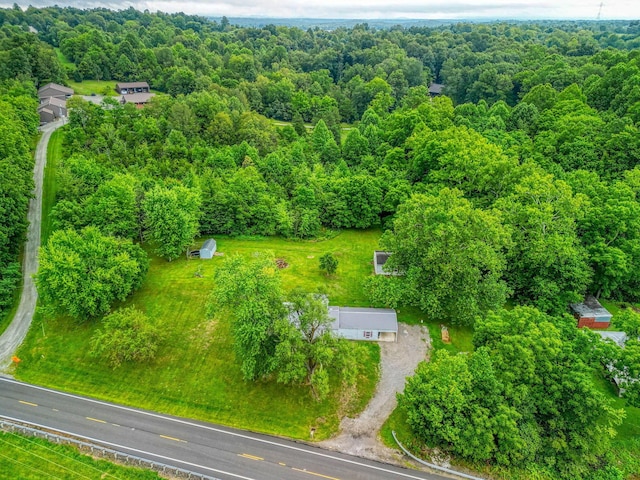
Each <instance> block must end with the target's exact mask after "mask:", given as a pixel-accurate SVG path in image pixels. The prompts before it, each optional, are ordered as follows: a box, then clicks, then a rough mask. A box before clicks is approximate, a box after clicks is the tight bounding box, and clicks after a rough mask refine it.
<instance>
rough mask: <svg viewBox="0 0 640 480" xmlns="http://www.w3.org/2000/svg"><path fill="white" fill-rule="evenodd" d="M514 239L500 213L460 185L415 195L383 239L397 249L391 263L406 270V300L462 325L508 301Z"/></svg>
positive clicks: (404, 296)
mask: <svg viewBox="0 0 640 480" xmlns="http://www.w3.org/2000/svg"><path fill="white" fill-rule="evenodd" d="M509 243H510V240H509V231H508V230H507V229H506V228H505V227H504V226H503V225H502V223H501V218H500V214H499V213H497V212H495V211H490V210H480V209H476V208H474V207H473V205H472V204H471V203H470V202H469V201H468V200H466V199H464V198H463V197H462V193H461V192H460V191H459V190H450V189H448V188H443V189H442V190H440V192H439V193H438V194H437V195H422V194H418V195H414V196H412V197H411V198H410V199H409V200H408V201H407V202H406V203H404V204H403V205H401V206H400V207H399V209H398V213H397V217H396V219H395V221H394V224H393V231H390V232H387V233H386V234H385V235H384V236H383V238H382V239H381V241H380V244H381V246H382V248H384V249H385V250H388V251H390V252H393V255H392V256H391V257H390V259H389V261H388V263H389V268H390V269H391V270H392V271H393V270H397V271H399V272H402V273H403V277H402V279H401V283H402V288H403V295H402V296H403V298H404V300H405V302H406V303H408V304H410V305H415V306H419V307H420V308H422V309H423V310H424V311H425V313H427V314H428V315H430V316H431V317H432V318H442V317H443V316H444V317H446V318H449V319H450V320H451V321H452V322H454V323H460V324H471V323H473V320H474V318H475V317H476V316H477V315H479V314H481V313H484V312H486V311H488V310H491V309H495V308H499V307H501V306H502V305H503V303H504V301H505V299H506V294H507V286H506V285H505V283H504V282H503V281H502V280H501V276H502V272H503V270H504V268H505V257H504V250H505V248H506V247H507V246H508V245H509Z"/></svg>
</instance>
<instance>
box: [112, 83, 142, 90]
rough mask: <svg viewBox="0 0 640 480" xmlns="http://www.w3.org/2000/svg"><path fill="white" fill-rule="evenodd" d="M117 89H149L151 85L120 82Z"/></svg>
mask: <svg viewBox="0 0 640 480" xmlns="http://www.w3.org/2000/svg"><path fill="white" fill-rule="evenodd" d="M116 88H117V89H121V88H149V84H148V83H147V82H118V83H116Z"/></svg>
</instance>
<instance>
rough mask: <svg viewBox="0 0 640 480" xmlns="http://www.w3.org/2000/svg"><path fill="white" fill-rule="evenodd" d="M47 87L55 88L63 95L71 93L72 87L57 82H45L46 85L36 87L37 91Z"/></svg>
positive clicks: (39, 91)
mask: <svg viewBox="0 0 640 480" xmlns="http://www.w3.org/2000/svg"><path fill="white" fill-rule="evenodd" d="M48 88H52V89H54V90H57V91H58V92H60V93H62V94H64V95H73V88H69V87H65V86H64V85H59V84H57V83H47V84H46V85H44V86H43V87H40V88H39V89H38V93H41V92H43V91H44V90H46V89H48Z"/></svg>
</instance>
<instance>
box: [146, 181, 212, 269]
mask: <svg viewBox="0 0 640 480" xmlns="http://www.w3.org/2000/svg"><path fill="white" fill-rule="evenodd" d="M143 209H144V215H145V227H146V238H148V239H149V240H151V241H152V242H154V243H155V246H156V252H158V255H160V256H162V257H165V258H167V259H168V260H169V261H171V260H172V259H174V258H177V257H178V256H180V255H181V254H182V253H184V252H185V250H186V248H187V247H188V246H189V245H191V244H192V243H193V239H194V238H195V236H196V234H197V233H198V225H199V223H198V220H199V216H200V195H199V194H198V193H197V192H196V191H194V190H192V189H189V188H187V187H183V186H175V187H173V188H166V187H162V186H159V185H156V186H155V187H153V188H152V189H151V190H149V191H148V192H147V194H146V196H145V199H144V203H143Z"/></svg>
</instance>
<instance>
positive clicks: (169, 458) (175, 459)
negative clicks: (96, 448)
mask: <svg viewBox="0 0 640 480" xmlns="http://www.w3.org/2000/svg"><path fill="white" fill-rule="evenodd" d="M0 418H5V419H7V420H10V421H14V422H25V423H28V424H29V425H35V426H36V427H40V428H46V429H50V430H54V431H56V432H59V433H63V434H65V435H72V436H74V437H79V438H84V439H87V440H90V441H92V442H95V443H98V444H102V445H109V446H110V447H115V448H119V449H120V450H123V451H124V450H128V451H131V452H136V453H140V454H143V455H150V456H152V457H156V458H161V459H163V460H167V461H170V462H177V463H181V464H182V465H189V466H190V467H197V468H203V469H205V470H209V471H211V472H215V473H221V474H223V475H231V476H232V477H236V478H240V479H242V480H256V479H255V478H250V477H243V476H242V475H238V474H235V473H231V472H225V471H224V470H216V469H215V468H211V467H205V466H204V465H198V464H197V463H191V462H186V461H184V460H178V459H177V458H171V457H165V456H164V455H158V454H157V453H152V452H146V451H144V450H138V449H137V448H131V447H127V446H125V445H119V444H117V443H111V442H107V441H105V440H98V439H97V438H92V437H87V436H86V435H81V434H78V433H73V432H67V431H65V430H60V429H58V428H55V427H49V426H47V425H40V424H38V423H32V422H29V421H27V420H21V419H19V418H13V417H5V416H4V415H0Z"/></svg>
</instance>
